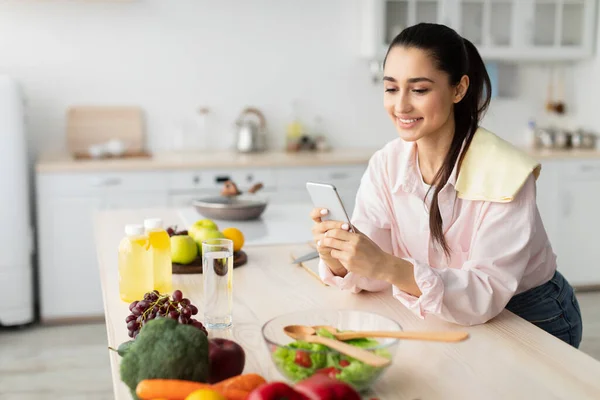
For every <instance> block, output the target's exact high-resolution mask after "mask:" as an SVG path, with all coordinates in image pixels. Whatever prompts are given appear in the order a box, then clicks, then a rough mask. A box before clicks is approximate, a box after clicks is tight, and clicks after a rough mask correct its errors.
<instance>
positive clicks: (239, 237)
mask: <svg viewBox="0 0 600 400" xmlns="http://www.w3.org/2000/svg"><path fill="white" fill-rule="evenodd" d="M222 233H223V235H225V238H227V239H229V240H231V241H232V242H233V251H240V250H241V249H242V247H243V246H244V234H243V233H242V231H240V230H239V229H237V228H225V229H223V231H222Z"/></svg>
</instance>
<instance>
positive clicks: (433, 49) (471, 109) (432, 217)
mask: <svg viewBox="0 0 600 400" xmlns="http://www.w3.org/2000/svg"><path fill="white" fill-rule="evenodd" d="M398 46H400V47H408V48H416V49H421V50H424V51H426V52H427V53H428V54H429V55H430V57H431V59H432V60H433V62H434V63H435V65H436V67H437V68H438V69H439V70H440V71H444V72H446V73H447V74H448V78H449V83H450V85H452V86H455V85H457V84H458V83H459V82H460V80H461V78H462V77H463V75H467V76H468V77H469V88H468V90H467V92H466V94H465V95H464V97H463V98H462V100H461V101H460V102H458V103H456V104H454V125H455V130H454V138H453V139H452V143H451V144H450V149H449V150H448V154H446V157H445V159H444V163H443V164H442V166H441V167H440V169H439V171H438V172H437V173H436V175H435V177H434V178H433V185H434V186H435V191H434V196H433V198H432V200H431V206H430V208H429V229H430V231H431V235H432V237H433V239H434V240H435V241H436V242H437V243H438V244H439V245H440V246H441V247H442V249H443V250H444V253H446V255H447V256H449V255H450V248H449V246H448V243H447V242H446V239H445V238H444V231H443V228H442V216H441V214H440V209H439V206H438V200H437V196H438V193H439V192H440V190H442V188H443V186H444V185H445V184H446V182H447V181H448V178H450V174H451V173H452V170H453V168H454V165H455V164H456V162H457V159H458V157H459V154H461V148H463V143H464V151H463V152H462V154H461V156H460V160H458V168H460V164H461V162H462V159H463V157H464V155H465V153H466V151H467V149H468V148H469V145H470V144H471V140H472V139H473V135H474V134H475V131H476V130H477V128H478V126H479V121H480V120H481V117H482V116H483V113H484V112H485V110H486V109H487V107H488V105H489V103H490V97H491V90H492V88H491V83H490V77H489V76H488V73H487V71H486V68H485V64H484V63H483V60H482V59H481V56H480V55H479V52H478V51H477V49H476V48H475V46H474V45H473V43H471V42H470V41H468V40H467V39H464V38H463V37H461V36H460V35H459V34H458V33H456V32H455V31H454V30H453V29H451V28H449V27H447V26H445V25H439V24H430V23H420V24H417V25H413V26H411V27H408V28H406V29H404V30H403V31H402V32H400V34H399V35H398V36H396V37H395V38H394V40H393V41H392V43H391V44H390V47H389V49H388V51H387V54H389V52H390V50H391V49H393V48H394V47H398ZM387 54H386V59H387ZM383 64H384V65H385V59H384V61H383Z"/></svg>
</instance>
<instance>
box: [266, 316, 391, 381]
mask: <svg viewBox="0 0 600 400" xmlns="http://www.w3.org/2000/svg"><path fill="white" fill-rule="evenodd" d="M290 325H307V326H313V327H317V329H316V334H317V335H319V336H323V337H327V338H333V335H332V334H331V333H330V332H328V331H327V329H324V328H318V327H320V326H328V327H333V328H335V329H337V330H338V331H339V332H344V331H365V330H381V331H401V330H402V327H401V326H400V324H399V323H398V322H396V321H394V320H392V319H390V318H388V317H385V316H383V315H380V314H377V313H373V312H368V311H358V310H324V309H318V310H305V311H298V312H293V313H288V314H284V315H281V316H278V317H275V318H273V319H271V320H269V321H267V322H266V323H265V324H264V325H263V327H262V336H263V339H264V341H265V343H266V345H267V349H268V350H269V353H270V355H271V360H272V361H273V363H274V364H275V366H276V368H277V370H278V371H279V372H280V373H281V374H282V375H283V376H284V377H285V378H286V379H287V380H289V381H291V382H298V381H301V380H303V379H305V378H308V377H310V376H312V375H315V374H325V375H328V376H330V377H332V378H336V379H338V380H340V381H343V382H346V383H348V384H350V385H351V386H352V387H354V388H355V389H356V390H358V391H362V390H365V389H368V388H369V387H370V386H371V385H372V384H373V383H374V382H375V381H377V379H378V378H379V377H380V376H381V375H382V374H383V372H384V371H385V370H386V369H387V368H388V367H389V365H390V364H391V363H390V364H388V365H387V366H383V367H373V366H371V365H367V364H365V363H363V362H361V361H359V360H356V359H354V358H352V357H350V356H347V355H344V354H340V353H339V352H337V351H335V350H333V349H331V348H329V347H327V346H325V345H322V344H319V343H309V342H307V341H303V340H294V339H292V338H291V337H289V336H288V335H286V333H285V332H284V329H283V328H284V327H286V326H290ZM345 343H347V344H350V345H353V346H357V347H360V348H362V349H364V350H368V351H370V352H373V353H374V354H376V355H378V356H382V357H386V358H389V359H390V361H391V360H392V359H393V357H394V355H395V352H396V348H397V346H398V343H399V339H395V338H382V339H373V338H359V339H352V340H347V341H345Z"/></svg>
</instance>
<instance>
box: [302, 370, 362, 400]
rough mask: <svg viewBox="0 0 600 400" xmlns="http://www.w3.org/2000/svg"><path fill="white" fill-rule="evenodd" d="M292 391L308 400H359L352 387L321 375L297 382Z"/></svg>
mask: <svg viewBox="0 0 600 400" xmlns="http://www.w3.org/2000/svg"><path fill="white" fill-rule="evenodd" d="M294 390H296V391H297V392H300V393H302V394H304V395H306V397H307V398H308V399H310V400H361V399H360V395H359V394H358V392H357V391H356V390H354V388H353V387H352V386H350V385H348V384H347V383H345V382H341V381H338V380H337V379H332V378H329V377H328V376H327V375H322V374H315V375H313V376H311V377H310V378H307V379H305V380H303V381H301V382H298V383H297V384H296V385H295V386H294Z"/></svg>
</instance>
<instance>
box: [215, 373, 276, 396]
mask: <svg viewBox="0 0 600 400" xmlns="http://www.w3.org/2000/svg"><path fill="white" fill-rule="evenodd" d="M266 382H267V381H266V380H265V378H263V377H262V376H260V375H258V374H244V375H236V376H233V377H231V378H228V379H225V380H224V381H221V382H218V383H215V384H213V385H212V388H213V389H214V390H217V391H221V390H228V389H239V390H243V391H246V392H251V391H253V390H254V389H256V388H257V387H259V386H260V385H262V384H263V383H266Z"/></svg>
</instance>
